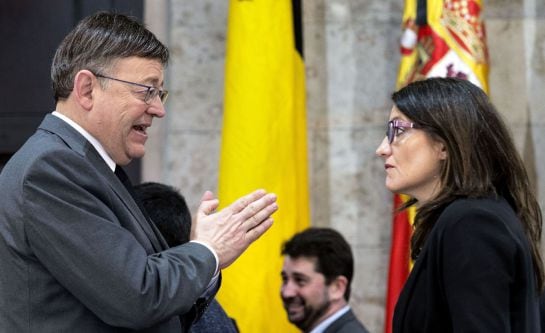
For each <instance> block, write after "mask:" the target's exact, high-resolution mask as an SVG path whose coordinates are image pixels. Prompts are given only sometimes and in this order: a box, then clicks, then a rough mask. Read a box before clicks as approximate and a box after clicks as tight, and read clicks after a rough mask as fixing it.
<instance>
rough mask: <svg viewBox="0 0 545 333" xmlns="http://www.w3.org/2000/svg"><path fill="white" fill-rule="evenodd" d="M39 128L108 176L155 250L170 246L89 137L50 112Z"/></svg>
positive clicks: (118, 195) (116, 192)
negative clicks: (52, 134) (55, 137)
mask: <svg viewBox="0 0 545 333" xmlns="http://www.w3.org/2000/svg"><path fill="white" fill-rule="evenodd" d="M39 128H40V129H41V130H45V131H48V132H51V133H54V134H56V135H57V136H58V137H59V138H61V139H62V140H63V141H64V142H65V143H66V145H67V146H69V147H70V148H71V149H72V150H73V151H74V152H76V153H78V154H80V155H82V156H83V157H85V158H86V159H87V160H88V161H89V162H90V163H91V164H92V165H93V166H94V167H95V168H96V169H98V171H99V172H100V174H101V175H103V176H104V177H105V178H106V180H107V182H108V184H109V185H110V188H111V190H112V191H113V192H114V193H115V194H116V195H117V197H119V199H120V200H121V201H122V202H123V204H124V205H125V207H126V208H127V210H128V211H129V212H130V213H131V215H132V216H133V217H134V220H135V221H136V223H137V224H138V225H139V226H140V228H141V229H142V231H143V232H144V233H145V235H146V236H147V238H148V240H149V242H150V243H151V246H152V247H153V250H154V251H155V252H159V251H162V250H164V249H167V248H168V245H167V243H166V241H165V240H164V239H163V237H162V236H161V235H160V233H159V231H158V230H157V228H156V227H155V225H153V222H151V221H149V222H148V220H147V219H146V217H145V216H144V213H143V212H142V211H141V210H140V207H138V205H137V203H136V202H135V200H134V198H133V197H132V195H131V194H130V193H129V192H128V190H127V189H126V188H125V186H124V185H123V184H122V183H121V181H120V180H119V178H118V177H117V176H116V175H115V174H114V173H113V172H112V170H111V169H110V168H109V167H108V165H107V164H106V162H105V161H104V160H103V159H102V157H101V156H100V154H99V153H98V152H97V151H96V149H95V148H94V147H93V145H92V144H91V143H90V142H89V141H87V139H85V137H83V135H81V134H80V133H79V132H78V131H76V130H75V129H74V128H73V127H72V126H70V125H69V124H67V123H66V122H64V121H63V120H62V119H60V118H58V117H56V116H54V115H51V114H48V115H47V116H46V117H45V119H44V120H43V122H42V124H41V125H40V127H39ZM143 245H144V244H143Z"/></svg>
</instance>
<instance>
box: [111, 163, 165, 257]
mask: <svg viewBox="0 0 545 333" xmlns="http://www.w3.org/2000/svg"><path fill="white" fill-rule="evenodd" d="M114 173H115V175H116V176H117V178H119V180H120V181H121V183H122V184H123V186H125V188H126V189H127V191H128V192H129V194H130V195H131V197H132V198H133V199H134V201H135V202H136V204H137V205H138V208H140V211H141V212H142V214H143V215H144V217H145V218H146V220H147V221H148V224H149V225H150V227H151V230H152V232H153V233H154V234H155V237H156V238H160V237H159V236H158V233H159V232H158V231H157V228H156V227H155V224H154V223H153V221H152V219H151V217H150V216H149V215H148V212H147V211H146V208H145V207H144V204H143V203H142V201H141V200H140V198H139V197H138V195H136V192H135V191H134V188H133V187H132V183H131V180H130V179H129V176H127V173H125V170H123V168H122V167H120V166H119V165H116V166H115V172H114ZM153 243H155V242H153ZM158 250H159V251H160V250H161V248H159V249H158Z"/></svg>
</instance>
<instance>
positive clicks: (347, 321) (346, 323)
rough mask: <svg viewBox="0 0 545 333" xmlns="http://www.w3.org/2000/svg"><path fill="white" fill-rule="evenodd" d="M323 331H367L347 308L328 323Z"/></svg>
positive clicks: (361, 332)
mask: <svg viewBox="0 0 545 333" xmlns="http://www.w3.org/2000/svg"><path fill="white" fill-rule="evenodd" d="M324 333H369V332H368V331H367V329H366V328H365V326H363V324H362V323H361V322H360V321H359V320H358V318H356V316H355V315H354V312H352V310H348V312H346V313H345V314H343V315H342V316H340V317H339V318H338V319H337V320H335V321H334V322H332V323H331V325H329V326H328V327H327V328H326V329H325V331H324Z"/></svg>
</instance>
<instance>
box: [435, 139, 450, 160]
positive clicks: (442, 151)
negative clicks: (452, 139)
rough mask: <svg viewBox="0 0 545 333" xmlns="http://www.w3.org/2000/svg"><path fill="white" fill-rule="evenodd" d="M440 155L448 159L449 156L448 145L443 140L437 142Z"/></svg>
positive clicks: (441, 157)
mask: <svg viewBox="0 0 545 333" xmlns="http://www.w3.org/2000/svg"><path fill="white" fill-rule="evenodd" d="M437 150H438V154H439V155H438V156H439V159H440V160H446V159H447V157H448V152H447V146H446V145H445V144H444V143H443V142H442V141H438V142H437Z"/></svg>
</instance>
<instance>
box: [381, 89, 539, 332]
mask: <svg viewBox="0 0 545 333" xmlns="http://www.w3.org/2000/svg"><path fill="white" fill-rule="evenodd" d="M392 99H393V102H394V106H393V108H392V110H391V112H390V119H389V122H388V126H387V132H386V137H385V138H384V140H383V141H382V143H381V144H380V146H379V147H378V149H377V152H376V153H377V155H378V156H380V157H382V158H383V159H384V167H385V171H386V182H385V183H386V187H387V188H388V189H389V190H390V191H392V192H395V193H402V194H406V195H408V196H409V197H410V200H409V201H407V203H406V204H405V206H404V208H406V207H409V206H413V205H414V206H416V208H417V214H416V217H415V221H414V231H413V235H412V239H411V257H412V259H413V260H414V266H413V269H412V271H411V274H410V276H409V278H408V280H407V282H406V284H405V286H404V289H403V291H402V292H401V294H400V296H399V299H398V302H397V305H396V309H395V313H394V319H393V331H394V332H539V331H540V328H539V327H540V326H539V294H540V291H541V289H542V288H543V285H544V279H543V264H542V261H541V255H540V239H541V227H542V217H541V210H540V207H539V205H538V203H537V201H536V198H535V196H534V193H533V190H532V188H531V186H530V184H529V180H528V175H527V172H526V170H525V167H524V164H523V162H522V160H521V158H520V156H519V154H518V153H517V150H516V149H515V146H514V144H513V140H512V139H511V137H510V135H509V132H508V130H507V128H506V126H505V124H504V123H503V121H502V120H501V117H500V115H499V114H498V112H497V111H496V110H495V108H494V106H493V105H492V104H491V103H490V101H489V99H488V97H487V96H486V94H485V93H484V92H483V91H482V90H481V89H480V88H478V87H476V86H475V85H473V84H471V83H470V82H468V81H465V80H460V79H453V78H433V79H427V80H423V81H418V82H414V83H412V84H409V85H408V86H406V87H404V88H402V89H401V90H399V91H397V92H395V93H394V94H393V96H392Z"/></svg>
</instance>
